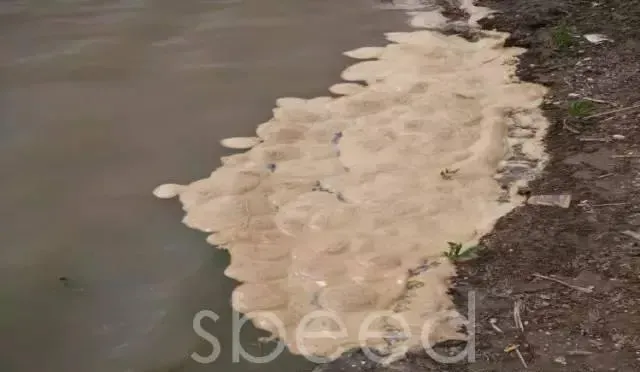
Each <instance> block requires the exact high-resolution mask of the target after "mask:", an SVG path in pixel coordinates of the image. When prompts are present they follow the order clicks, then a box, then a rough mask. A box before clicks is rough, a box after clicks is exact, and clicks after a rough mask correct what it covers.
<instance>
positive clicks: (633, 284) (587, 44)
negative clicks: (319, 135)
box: [316, 0, 640, 372]
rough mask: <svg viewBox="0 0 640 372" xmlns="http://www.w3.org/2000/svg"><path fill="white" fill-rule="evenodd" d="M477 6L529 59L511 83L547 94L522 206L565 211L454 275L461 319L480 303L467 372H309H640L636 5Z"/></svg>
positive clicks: (639, 7) (361, 361)
mask: <svg viewBox="0 0 640 372" xmlns="http://www.w3.org/2000/svg"><path fill="white" fill-rule="evenodd" d="M481 5H483V6H488V7H490V8H492V9H495V10H497V11H498V12H499V13H497V14H495V15H494V16H493V17H492V18H491V19H485V20H483V21H482V22H481V23H482V25H483V27H485V28H488V29H498V30H501V31H507V32H510V33H512V37H511V38H510V39H509V40H508V41H507V43H508V44H509V45H513V46H521V47H525V48H528V49H529V50H528V52H527V53H526V54H525V55H524V56H523V57H522V58H521V61H520V64H519V69H518V75H519V77H520V78H521V79H522V80H524V81H531V82H537V83H542V84H544V85H546V86H548V87H549V88H550V89H551V91H550V94H549V95H548V100H547V103H546V104H545V105H544V110H545V114H546V116H547V117H548V119H549V120H550V121H551V128H550V130H549V133H548V136H547V138H546V144H547V148H548V151H549V153H550V155H551V160H550V162H549V164H548V166H547V168H546V171H545V173H544V174H543V176H542V177H540V178H539V179H537V180H536V181H535V182H533V183H532V184H531V185H530V193H531V194H532V195H536V194H558V193H566V194H570V195H571V197H572V202H571V205H570V206H569V207H568V208H566V209H564V208H560V207H551V206H535V205H524V206H522V207H519V208H517V209H516V210H514V211H513V212H511V213H510V214H508V215H507V216H505V217H503V218H502V219H501V220H500V221H499V222H498V224H497V225H496V227H495V229H494V231H493V232H492V233H491V234H489V235H487V236H486V237H484V239H483V240H482V247H483V248H484V249H483V250H482V251H481V254H480V257H479V258H478V259H476V260H473V261H469V262H466V263H464V264H461V265H460V266H459V269H460V271H459V274H460V276H459V280H458V282H457V285H456V288H455V290H454V292H455V293H454V295H455V297H456V298H457V299H458V304H459V306H460V309H461V311H466V306H465V305H466V298H467V293H468V292H469V291H474V292H475V294H476V307H477V308H476V327H475V332H476V348H475V349H476V362H475V363H473V364H459V365H443V364H439V363H436V362H433V361H432V360H431V359H430V358H429V357H427V356H426V355H410V356H409V358H408V359H407V360H404V361H401V362H397V363H396V364H393V365H391V366H390V367H382V366H378V365H375V364H373V363H371V362H369V361H367V360H366V358H364V357H363V356H362V354H361V353H360V352H355V353H353V354H351V355H349V356H345V357H343V358H341V359H338V360H336V361H335V362H333V363H330V364H327V365H323V366H318V367H317V369H316V372H320V371H323V372H332V371H342V372H347V371H376V372H382V371H425V370H431V371H520V370H529V371H545V372H546V371H638V370H640V349H639V348H640V296H639V295H640V236H639V235H640V234H636V235H635V236H636V237H635V238H634V237H633V236H632V235H634V233H633V232H637V231H639V230H640V203H639V201H640V192H639V191H640V127H639V126H638V124H639V123H640V108H633V107H634V106H636V105H639V104H640V89H638V87H640V1H630V0H609V1H599V2H592V1H580V0H571V1H557V0H554V1H552V0H530V1H516V0H503V1H482V2H481ZM589 34H604V35H606V36H607V37H609V38H610V39H611V40H610V41H609V40H605V41H601V42H599V43H592V42H591V41H589V40H587V38H586V37H585V36H584V35H589ZM614 111H615V112H614ZM607 112H611V113H607ZM523 191H526V190H523ZM541 276H542V277H541ZM559 281H560V282H562V283H560V282H559ZM563 283H564V284H563ZM516 303H519V304H521V305H520V308H521V311H520V318H521V320H522V326H523V327H522V328H523V329H519V328H518V327H517V326H516V325H515V322H514V314H513V313H514V306H515V304H516ZM513 345H517V347H518V349H517V351H516V350H514V347H511V346H513ZM458 347H459V346H458ZM452 348H454V349H455V348H457V347H456V346H453V347H452V346H449V347H447V346H444V347H443V349H445V351H446V349H452ZM505 349H506V350H511V351H505ZM518 353H519V354H520V356H521V358H519V356H518ZM525 365H526V366H528V368H526V367H525Z"/></svg>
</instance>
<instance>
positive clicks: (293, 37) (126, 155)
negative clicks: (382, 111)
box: [0, 0, 404, 372]
mask: <svg viewBox="0 0 640 372" xmlns="http://www.w3.org/2000/svg"><path fill="white" fill-rule="evenodd" d="M371 5H372V1H367V0H350V1H349V2H348V4H345V2H344V1H342V0H330V1H314V0H237V1H234V0H227V1H224V0H219V1H197V0H184V1H172V0H139V1H112V0H85V1H82V0H76V1H71V0H67V1H62V0H60V1H53V0H51V1H35V0H33V1H10V0H3V1H2V2H0V79H1V80H0V82H1V84H2V85H1V86H0V88H1V89H0V171H1V172H2V176H1V177H0V280H1V283H2V284H0V328H1V332H0V344H1V345H2V347H1V348H0V370H2V371H25V372H29V371H45V370H46V371H50V372H58V371H64V372H67V371H95V372H101V371H151V370H157V371H164V370H168V369H169V368H170V367H171V368H176V369H173V370H184V371H189V370H224V371H247V370H269V369H272V370H278V371H280V370H290V369H293V368H299V367H302V366H304V365H306V362H304V361H303V360H302V359H301V358H294V357H292V356H289V355H285V354H283V356H282V357H280V358H279V359H278V360H276V361H275V362H273V363H272V364H269V365H268V366H264V365H252V364H249V363H247V362H243V363H239V364H232V363H231V350H230V348H231V345H230V342H231V329H230V325H229V323H230V320H231V315H230V308H229V298H230V295H231V290H232V288H233V287H234V286H235V283H233V282H232V281H231V280H229V279H227V278H225V277H224V275H223V273H222V271H223V269H224V268H225V267H227V265H228V258H227V255H226V254H225V253H224V252H221V251H217V250H213V249H211V247H210V246H209V245H207V244H206V243H205V242H204V239H203V236H202V235H201V234H198V233H195V232H193V231H190V230H189V229H187V228H186V227H183V226H181V225H180V224H177V223H176V220H177V219H179V218H180V217H179V216H180V211H179V210H178V207H177V206H176V205H175V204H172V203H159V202H158V201H157V200H155V199H153V197H152V196H151V195H150V192H149V190H151V189H152V188H153V187H155V186H156V185H157V184H159V183H161V182H166V181H167V180H171V181H174V182H178V183H184V182H188V181H189V180H192V179H196V178H201V177H203V176H206V175H207V174H209V172H210V170H211V169H212V168H215V167H216V166H218V164H219V160H218V159H219V157H220V156H222V155H225V154H227V153H228V150H224V149H222V148H221V147H220V146H218V145H217V143H218V140H220V139H222V138H225V137H232V136H247V135H252V134H253V133H254V129H255V125H256V123H259V122H262V121H264V120H266V119H268V117H269V116H270V110H271V108H272V105H273V102H274V101H275V99H276V98H277V97H281V96H301V97H314V96H318V95H323V94H326V89H327V87H328V86H329V85H330V84H331V83H332V82H334V81H335V80H336V77H337V76H338V75H339V73H340V71H341V70H342V69H343V68H344V66H345V65H346V62H347V61H345V60H344V59H341V58H340V57H339V56H340V52H342V51H344V50H349V49H352V48H356V47H358V46H361V45H366V44H376V43H379V42H382V33H383V32H385V31H395V30H398V29H401V28H402V26H401V23H402V22H403V21H404V15H403V14H400V13H394V12H383V11H380V10H376V9H374V7H372V6H371ZM204 308H206V309H210V310H213V311H215V312H216V313H218V314H219V315H220V320H219V321H218V322H217V323H216V324H215V325H213V324H209V325H208V328H207V330H208V331H209V332H210V333H212V334H215V335H216V337H218V339H219V340H220V342H221V344H222V347H223V350H222V355H221V357H220V358H219V359H218V361H216V363H214V364H211V365H208V366H196V365H194V363H192V362H191V363H190V362H188V360H189V358H188V355H189V353H190V352H191V351H192V350H194V349H197V348H198V347H199V346H198V345H200V343H201V339H200V338H198V337H197V336H196V335H195V334H194V332H193V330H192V326H191V323H192V318H193V315H194V314H195V312H197V311H199V310H201V309H204ZM256 338H257V331H252V330H249V331H248V332H247V334H245V335H244V336H243V339H246V340H248V341H246V342H244V347H245V348H246V349H247V350H248V351H250V352H253V353H258V351H259V349H260V348H259V347H258V346H257V345H256V344H255V340H256ZM203 350H205V354H206V351H207V348H206V346H205V347H204V349H203Z"/></svg>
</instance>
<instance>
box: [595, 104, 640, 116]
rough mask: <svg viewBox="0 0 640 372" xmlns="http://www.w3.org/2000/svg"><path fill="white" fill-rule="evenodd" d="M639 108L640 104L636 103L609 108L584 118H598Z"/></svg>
mask: <svg viewBox="0 0 640 372" xmlns="http://www.w3.org/2000/svg"><path fill="white" fill-rule="evenodd" d="M639 108H640V104H635V105H633V106H628V107H623V108H619V109H615V110H609V111H604V112H600V113H598V114H593V115H589V116H585V117H584V119H593V118H598V117H600V116H605V115H609V114H617V113H619V112H623V111H629V110H635V109H639Z"/></svg>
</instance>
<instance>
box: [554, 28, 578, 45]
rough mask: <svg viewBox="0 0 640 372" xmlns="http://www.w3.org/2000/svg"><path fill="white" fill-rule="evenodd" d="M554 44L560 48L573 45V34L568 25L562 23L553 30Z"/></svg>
mask: <svg viewBox="0 0 640 372" xmlns="http://www.w3.org/2000/svg"><path fill="white" fill-rule="evenodd" d="M551 38H552V40H553V44H554V45H555V47H556V48H558V49H563V48H568V47H570V46H571V45H573V36H571V31H570V30H569V27H568V26H567V25H564V24H563V25H560V26H558V27H556V28H554V29H553V31H552V32H551Z"/></svg>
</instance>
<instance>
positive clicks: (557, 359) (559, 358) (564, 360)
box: [553, 356, 567, 366]
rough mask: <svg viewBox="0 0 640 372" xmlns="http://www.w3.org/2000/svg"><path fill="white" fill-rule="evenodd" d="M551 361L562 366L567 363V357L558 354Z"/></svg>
mask: <svg viewBox="0 0 640 372" xmlns="http://www.w3.org/2000/svg"><path fill="white" fill-rule="evenodd" d="M553 361H554V362H556V363H558V364H562V365H563V366H566V365H567V358H565V357H563V356H559V357H557V358H555V359H554V360H553Z"/></svg>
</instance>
